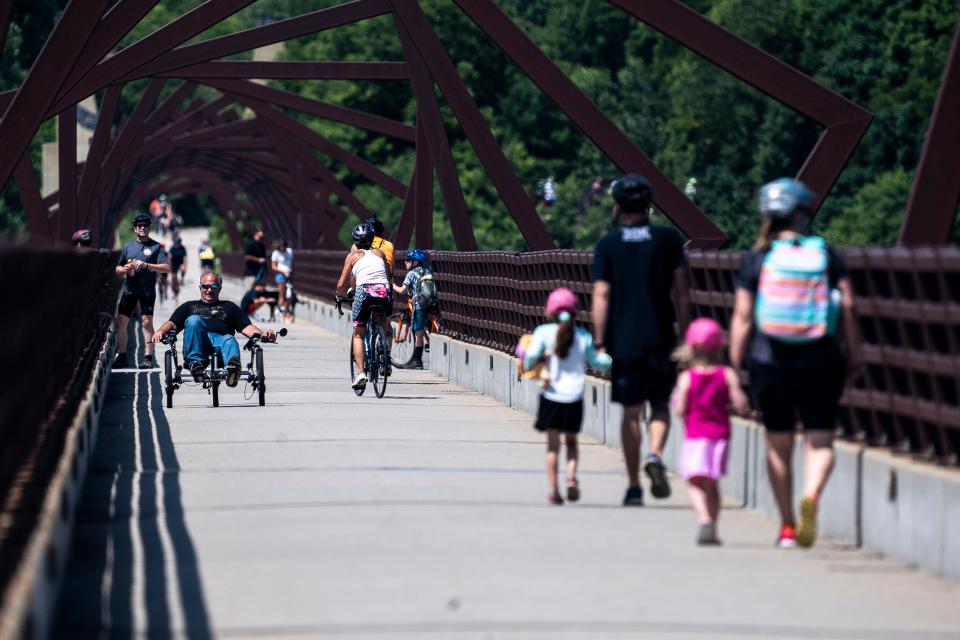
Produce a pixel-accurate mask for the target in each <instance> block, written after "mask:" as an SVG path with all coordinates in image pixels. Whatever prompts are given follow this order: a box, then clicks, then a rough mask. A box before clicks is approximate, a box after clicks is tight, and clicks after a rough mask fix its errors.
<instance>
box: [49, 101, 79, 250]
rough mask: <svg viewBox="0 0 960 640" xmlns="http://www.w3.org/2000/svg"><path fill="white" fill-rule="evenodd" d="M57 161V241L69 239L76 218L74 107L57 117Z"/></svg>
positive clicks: (75, 119)
mask: <svg viewBox="0 0 960 640" xmlns="http://www.w3.org/2000/svg"><path fill="white" fill-rule="evenodd" d="M57 161H58V164H59V165H60V167H59V170H60V175H59V179H60V204H59V208H58V210H57V219H56V222H55V224H54V229H55V230H56V231H55V234H54V235H55V237H56V238H57V241H59V242H69V241H70V237H71V236H72V235H73V232H74V231H75V230H76V229H77V228H78V224H77V223H78V220H77V107H76V105H74V106H72V107H70V108H69V109H65V110H64V111H63V112H62V113H61V114H60V115H59V116H57Z"/></svg>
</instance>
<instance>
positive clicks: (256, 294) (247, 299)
mask: <svg viewBox="0 0 960 640" xmlns="http://www.w3.org/2000/svg"><path fill="white" fill-rule="evenodd" d="M277 296H278V293H277V292H276V291H267V290H263V291H257V290H256V289H250V291H247V292H246V293H245V294H243V298H242V299H241V300H240V308H241V309H243V310H244V311H246V312H247V313H250V312H251V311H253V309H252V307H253V301H254V300H256V299H257V298H267V300H268V301H269V303H270V304H276V303H277Z"/></svg>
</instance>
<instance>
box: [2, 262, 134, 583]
mask: <svg viewBox="0 0 960 640" xmlns="http://www.w3.org/2000/svg"><path fill="white" fill-rule="evenodd" d="M116 264H117V254H116V253H115V252H108V251H86V252H84V253H75V252H68V251H57V250H52V249H51V250H37V249H26V248H22V247H0V270H2V271H3V273H8V274H16V278H15V279H14V282H15V286H14V287H13V291H14V292H15V293H19V294H21V295H19V296H16V297H15V299H14V302H13V304H12V305H11V306H9V307H8V309H7V313H6V314H5V317H4V320H3V327H4V331H3V340H2V341H0V345H2V346H0V361H2V362H4V363H5V364H6V367H7V375H5V376H4V382H3V384H2V385H0V496H2V497H3V498H2V503H0V590H2V588H3V585H4V584H5V582H6V580H7V579H8V578H9V576H10V572H11V571H12V570H13V568H14V567H16V565H17V562H18V561H19V558H20V555H21V554H22V551H23V549H22V545H23V544H24V543H25V541H26V540H27V538H28V537H29V534H30V532H31V531H32V530H33V527H34V525H35V522H36V518H37V515H38V513H39V512H40V507H41V503H42V501H43V498H44V495H45V493H46V488H47V484H48V483H49V479H50V477H51V474H52V473H53V471H54V468H55V466H56V464H57V462H58V460H59V458H60V454H61V452H62V449H63V440H64V436H65V433H66V431H67V428H68V427H69V425H70V423H71V422H72V420H73V418H74V414H75V413H76V411H77V406H78V404H79V402H80V397H81V394H82V392H83V390H84V389H85V388H86V387H87V384H88V382H89V378H90V375H91V372H92V371H93V367H94V364H95V362H96V359H97V356H98V354H99V352H100V348H101V345H102V343H103V340H104V337H105V335H106V334H105V332H106V330H107V328H108V327H109V325H110V323H112V322H113V314H114V311H115V310H116V301H117V294H118V291H119V287H118V285H119V281H118V279H117V278H116V275H115V274H114V267H115V266H116ZM11 367H12V369H11Z"/></svg>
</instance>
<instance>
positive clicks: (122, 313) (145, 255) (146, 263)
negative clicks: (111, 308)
mask: <svg viewBox="0 0 960 640" xmlns="http://www.w3.org/2000/svg"><path fill="white" fill-rule="evenodd" d="M151 224H153V218H151V217H150V214H148V213H138V214H137V215H135V216H134V217H133V230H134V232H135V233H136V234H137V238H136V240H131V241H130V242H128V243H127V244H126V245H124V247H123V249H122V250H121V251H120V261H119V263H118V264H117V268H116V271H117V275H119V276H124V280H123V293H122V295H121V296H120V304H119V306H118V307H117V357H116V359H115V360H114V361H113V368H114V369H125V368H127V367H128V366H129V363H128V362H127V326H128V325H129V323H130V316H131V314H133V310H134V309H136V308H137V306H139V307H140V322H141V323H142V324H143V338H144V341H145V342H146V345H145V346H144V349H143V350H144V358H143V363H142V364H141V365H140V368H141V369H152V368H153V344H152V343H151V342H150V336H151V335H153V307H154V304H155V303H156V301H157V274H158V273H170V265H169V264H167V253H166V252H165V251H164V250H163V245H161V244H160V243H159V242H157V241H156V240H154V239H153V238H151V237H150V225H151Z"/></svg>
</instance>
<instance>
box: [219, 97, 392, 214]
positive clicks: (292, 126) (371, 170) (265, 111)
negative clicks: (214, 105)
mask: <svg viewBox="0 0 960 640" xmlns="http://www.w3.org/2000/svg"><path fill="white" fill-rule="evenodd" d="M228 94H229V92H228ZM229 95H232V96H233V97H234V98H236V100H237V101H238V102H241V103H243V104H245V105H246V106H248V107H250V108H251V109H252V110H254V111H255V112H256V113H257V115H259V116H260V117H262V118H265V119H267V120H269V121H270V122H273V123H274V124H276V125H279V126H280V127H281V128H282V129H284V130H285V131H286V133H287V135H288V136H289V137H290V138H291V139H294V138H295V139H298V140H302V141H304V142H306V143H307V144H309V145H310V146H312V147H315V148H316V149H318V150H319V151H320V152H321V153H323V154H324V155H326V156H329V157H330V158H332V159H334V160H336V161H337V162H340V163H341V164H343V165H345V166H347V167H349V168H350V169H352V170H354V171H356V172H357V173H359V174H360V175H362V176H363V177H365V178H367V179H368V180H370V181H371V182H373V183H374V184H376V185H377V186H380V187H382V188H383V189H385V190H386V191H387V192H389V193H392V194H393V195H395V196H397V197H398V198H402V197H403V196H404V194H405V193H406V190H407V188H406V185H404V184H403V183H402V182H400V181H399V180H397V179H396V178H394V177H393V176H391V175H388V174H387V173H385V172H384V171H383V170H381V169H380V168H378V167H377V166H375V165H373V164H371V163H370V162H368V161H366V160H364V159H363V158H361V157H359V156H358V155H356V154H354V153H352V152H350V151H348V150H347V149H344V148H343V147H341V146H340V145H338V144H336V143H334V142H332V141H331V140H329V139H327V138H325V137H324V136H322V135H320V134H319V133H317V132H316V131H314V130H313V129H311V128H310V127H308V126H306V125H304V124H302V123H300V122H297V121H296V120H294V119H293V118H291V117H290V116H288V115H287V114H285V113H283V112H282V111H278V110H277V109H275V108H273V107H271V106H270V105H268V104H266V103H264V102H261V101H259V100H254V99H252V98H248V97H246V96H241V95H235V94H229Z"/></svg>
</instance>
